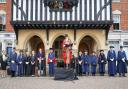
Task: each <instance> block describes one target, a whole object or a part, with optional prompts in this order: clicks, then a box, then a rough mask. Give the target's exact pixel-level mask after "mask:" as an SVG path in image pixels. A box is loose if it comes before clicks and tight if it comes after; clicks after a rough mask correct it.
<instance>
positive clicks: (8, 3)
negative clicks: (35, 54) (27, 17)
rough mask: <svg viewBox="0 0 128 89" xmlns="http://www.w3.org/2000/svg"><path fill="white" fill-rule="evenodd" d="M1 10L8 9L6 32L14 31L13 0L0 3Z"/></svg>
mask: <svg viewBox="0 0 128 89" xmlns="http://www.w3.org/2000/svg"><path fill="white" fill-rule="evenodd" d="M0 10H5V11H6V32H13V28H12V26H11V24H10V20H11V0H7V1H6V3H0Z"/></svg>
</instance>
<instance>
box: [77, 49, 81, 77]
mask: <svg viewBox="0 0 128 89" xmlns="http://www.w3.org/2000/svg"><path fill="white" fill-rule="evenodd" d="M81 56H82V52H81V51H80V52H79V54H78V57H77V73H78V75H79V76H82V59H81Z"/></svg>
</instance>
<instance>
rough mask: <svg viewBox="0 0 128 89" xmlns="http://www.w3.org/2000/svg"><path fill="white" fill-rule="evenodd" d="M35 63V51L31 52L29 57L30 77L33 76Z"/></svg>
mask: <svg viewBox="0 0 128 89" xmlns="http://www.w3.org/2000/svg"><path fill="white" fill-rule="evenodd" d="M35 63H36V54H35V51H32V55H31V76H32V77H33V76H35Z"/></svg>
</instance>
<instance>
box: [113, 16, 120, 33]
mask: <svg viewBox="0 0 128 89" xmlns="http://www.w3.org/2000/svg"><path fill="white" fill-rule="evenodd" d="M115 16H117V17H118V20H117V21H116V22H115V21H114V17H115ZM114 23H119V29H114ZM120 23H121V15H120V14H113V29H114V31H120V29H121V27H120Z"/></svg>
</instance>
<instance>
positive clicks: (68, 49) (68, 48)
mask: <svg viewBox="0 0 128 89" xmlns="http://www.w3.org/2000/svg"><path fill="white" fill-rule="evenodd" d="M63 59H64V65H66V67H69V64H70V61H71V59H72V42H71V40H70V39H69V38H68V35H65V39H64V41H63Z"/></svg>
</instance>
